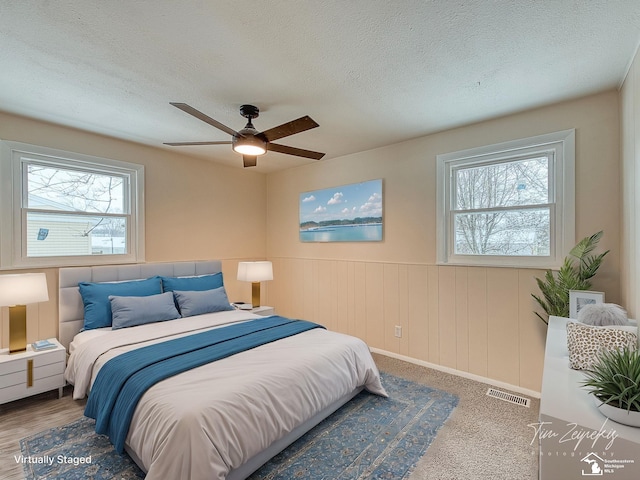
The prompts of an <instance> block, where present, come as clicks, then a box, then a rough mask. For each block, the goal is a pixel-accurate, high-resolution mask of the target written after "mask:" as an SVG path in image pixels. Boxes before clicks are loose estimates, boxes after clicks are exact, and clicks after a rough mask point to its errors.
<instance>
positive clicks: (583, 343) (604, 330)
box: [567, 322, 638, 370]
mask: <svg viewBox="0 0 640 480" xmlns="http://www.w3.org/2000/svg"><path fill="white" fill-rule="evenodd" d="M567 346H568V347H569V366H570V367H571V368H573V369H574V370H589V369H591V368H592V367H593V365H594V363H595V361H596V360H597V358H598V354H599V353H600V352H601V351H602V350H613V349H614V348H631V349H633V350H635V349H637V348H638V328H637V327H593V326H590V325H584V324H582V323H579V322H567Z"/></svg>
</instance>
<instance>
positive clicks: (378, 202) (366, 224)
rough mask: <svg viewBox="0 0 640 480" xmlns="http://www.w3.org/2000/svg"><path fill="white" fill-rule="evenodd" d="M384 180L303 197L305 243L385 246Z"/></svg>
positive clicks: (303, 239) (307, 194)
mask: <svg viewBox="0 0 640 480" xmlns="http://www.w3.org/2000/svg"><path fill="white" fill-rule="evenodd" d="M382 205H383V202H382V179H380V180H370V181H368V182H361V183H352V184H349V185H342V186H339V187H333V188H325V189H323V190H314V191H312V192H303V193H301V194H300V241H301V242H381V241H382Z"/></svg>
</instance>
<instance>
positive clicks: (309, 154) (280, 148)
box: [267, 142, 325, 160]
mask: <svg viewBox="0 0 640 480" xmlns="http://www.w3.org/2000/svg"><path fill="white" fill-rule="evenodd" d="M267 150H271V151H272V152H278V153H286V154H287V155H296V156H298V157H305V158H313V159H314V160H320V159H321V158H322V157H324V155H325V154H324V153H320V152H313V151H311V150H304V149H302V148H296V147H287V146H286V145H279V144H277V143H271V142H269V143H267Z"/></svg>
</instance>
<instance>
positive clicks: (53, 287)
mask: <svg viewBox="0 0 640 480" xmlns="http://www.w3.org/2000/svg"><path fill="white" fill-rule="evenodd" d="M0 139H3V140H13V141H18V142H25V143H31V144H35V145H41V146H46V147H51V148H57V149H61V150H67V151H72V152H77V153H82V154H88V155H96V156H101V157H108V158H112V159H116V160H122V161H126V162H132V163H138V164H142V165H144V166H145V187H146V188H145V214H146V244H145V248H146V261H147V262H160V261H180V260H200V259H222V260H223V269H224V273H225V283H226V284H227V287H228V290H229V295H230V297H231V298H233V299H239V298H240V297H241V298H242V299H244V300H249V299H250V295H251V293H250V287H249V286H248V285H244V284H241V285H238V284H237V283H236V281H235V268H236V263H237V260H238V259H253V258H258V259H262V258H265V255H266V246H265V245H266V235H265V225H266V207H265V202H264V199H265V196H266V179H265V175H264V174H259V173H256V172H251V171H248V170H243V169H239V168H229V167H226V166H222V165H219V164H215V163H212V162H207V161H203V160H199V159H195V158H193V157H189V156H185V155H182V154H180V153H179V152H178V151H177V150H176V151H175V152H173V151H166V150H163V149H157V148H152V147H146V146H142V145H138V144H135V143H131V142H125V141H120V140H115V139H112V138H108V137H104V136H100V135H94V134H90V133H86V132H82V131H79V130H74V129H70V128H65V127H61V126H57V125H52V124H48V123H43V122H38V121H34V120H29V119H26V118H23V117H17V116H13V115H8V114H4V113H0ZM2 161H5V159H3V160H2ZM0 228H1V227H0ZM43 271H45V270H43ZM2 273H10V272H9V271H2V272H0V274H2ZM13 273H14V272H13ZM46 273H47V278H48V283H49V297H50V301H49V302H45V303H42V304H38V305H30V306H29V307H28V309H29V310H28V323H29V324H28V328H27V331H28V341H34V340H36V339H39V338H46V337H51V336H56V335H57V316H58V315H57V311H58V303H57V277H58V274H57V269H47V270H46ZM2 316H3V318H4V319H5V320H6V317H7V309H6V308H4V309H2ZM0 344H1V345H2V346H3V347H5V348H6V346H7V345H8V322H7V321H3V322H2V328H1V329H0Z"/></svg>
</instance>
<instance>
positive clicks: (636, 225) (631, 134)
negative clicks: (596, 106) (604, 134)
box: [620, 53, 640, 318]
mask: <svg viewBox="0 0 640 480" xmlns="http://www.w3.org/2000/svg"><path fill="white" fill-rule="evenodd" d="M620 118H621V128H620V133H621V136H620V143H621V145H622V162H621V165H622V167H621V168H622V213H621V224H622V225H621V230H622V233H621V237H622V238H621V249H622V259H623V260H622V261H621V262H620V267H621V268H620V274H621V278H622V285H623V286H624V287H623V289H622V299H623V304H624V305H626V307H627V309H628V311H629V316H630V317H633V318H638V317H639V316H640V298H638V291H637V287H638V276H639V275H640V255H638V239H640V194H638V193H637V192H636V191H637V189H638V185H640V53H636V56H635V59H634V60H633V63H632V64H631V68H630V69H629V72H628V74H627V78H626V79H625V81H624V84H623V86H622V88H621V89H620Z"/></svg>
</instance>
